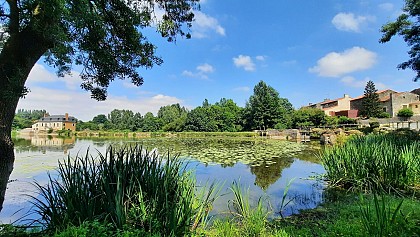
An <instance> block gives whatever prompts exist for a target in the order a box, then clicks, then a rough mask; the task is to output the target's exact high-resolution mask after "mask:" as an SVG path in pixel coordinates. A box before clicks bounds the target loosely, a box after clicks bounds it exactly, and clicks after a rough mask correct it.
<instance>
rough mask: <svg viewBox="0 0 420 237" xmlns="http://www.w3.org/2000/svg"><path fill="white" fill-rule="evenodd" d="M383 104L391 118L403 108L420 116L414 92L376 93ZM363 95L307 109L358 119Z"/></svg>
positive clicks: (417, 96)
mask: <svg viewBox="0 0 420 237" xmlns="http://www.w3.org/2000/svg"><path fill="white" fill-rule="evenodd" d="M376 93H377V94H378V96H379V101H380V102H381V106H382V110H383V111H384V112H387V113H388V114H389V115H390V116H391V117H396V116H397V114H398V111H399V110H401V109H403V108H410V109H411V110H412V111H413V113H414V115H420V99H419V95H418V94H415V93H412V92H396V91H394V90H389V89H388V90H382V91H378V92H376ZM364 97H365V96H364V95H361V96H358V97H356V98H351V97H350V96H348V95H344V97H342V98H338V99H335V100H329V99H325V100H324V101H323V102H319V103H316V104H309V106H305V107H306V108H308V107H309V108H318V109H322V110H323V111H324V112H325V114H326V115H328V116H347V117H349V118H356V117H358V116H359V111H360V110H361V109H362V107H363V98H364Z"/></svg>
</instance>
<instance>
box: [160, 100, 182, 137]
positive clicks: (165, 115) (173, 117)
mask: <svg viewBox="0 0 420 237" xmlns="http://www.w3.org/2000/svg"><path fill="white" fill-rule="evenodd" d="M187 114H188V110H187V109H186V108H185V107H181V106H180V105H179V104H172V105H167V106H163V107H160V109H159V111H158V114H157V117H158V118H159V119H160V122H161V123H162V130H164V131H174V132H180V131H182V130H183V129H184V126H185V122H186V119H187Z"/></svg>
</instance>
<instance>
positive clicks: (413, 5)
mask: <svg viewBox="0 0 420 237" xmlns="http://www.w3.org/2000/svg"><path fill="white" fill-rule="evenodd" d="M419 21H420V1H419V0H405V6H404V8H403V13H402V14H401V15H400V16H399V17H398V18H397V20H396V21H394V22H390V23H388V24H386V25H384V26H383V27H382V29H381V31H382V33H383V35H382V38H381V39H380V40H379V42H381V43H385V42H388V41H390V40H391V38H392V37H393V36H395V35H401V36H402V37H403V38H404V41H405V42H406V43H407V45H408V46H409V47H410V48H411V49H410V50H409V51H408V55H409V56H410V59H409V60H408V61H406V62H403V63H401V64H400V65H398V68H400V69H407V68H411V69H413V70H414V71H415V72H416V73H417V75H416V76H415V77H414V81H417V80H419V79H420V22H419Z"/></svg>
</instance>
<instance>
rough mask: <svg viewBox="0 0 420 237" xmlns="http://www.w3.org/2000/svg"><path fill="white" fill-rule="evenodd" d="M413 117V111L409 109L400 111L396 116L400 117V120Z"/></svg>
mask: <svg viewBox="0 0 420 237" xmlns="http://www.w3.org/2000/svg"><path fill="white" fill-rule="evenodd" d="M413 115H414V113H413V111H412V110H411V109H409V108H404V109H400V110H399V111H398V114H397V116H398V117H402V118H409V117H411V116H413Z"/></svg>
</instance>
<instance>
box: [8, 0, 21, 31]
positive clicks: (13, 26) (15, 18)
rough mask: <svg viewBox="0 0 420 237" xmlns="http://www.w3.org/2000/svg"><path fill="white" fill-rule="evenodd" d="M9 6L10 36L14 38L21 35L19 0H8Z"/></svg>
mask: <svg viewBox="0 0 420 237" xmlns="http://www.w3.org/2000/svg"><path fill="white" fill-rule="evenodd" d="M6 2H7V3H8V4H9V8H10V14H9V18H10V26H9V29H10V35H11V36H13V35H14V34H17V33H19V7H18V1H17V0H6Z"/></svg>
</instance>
